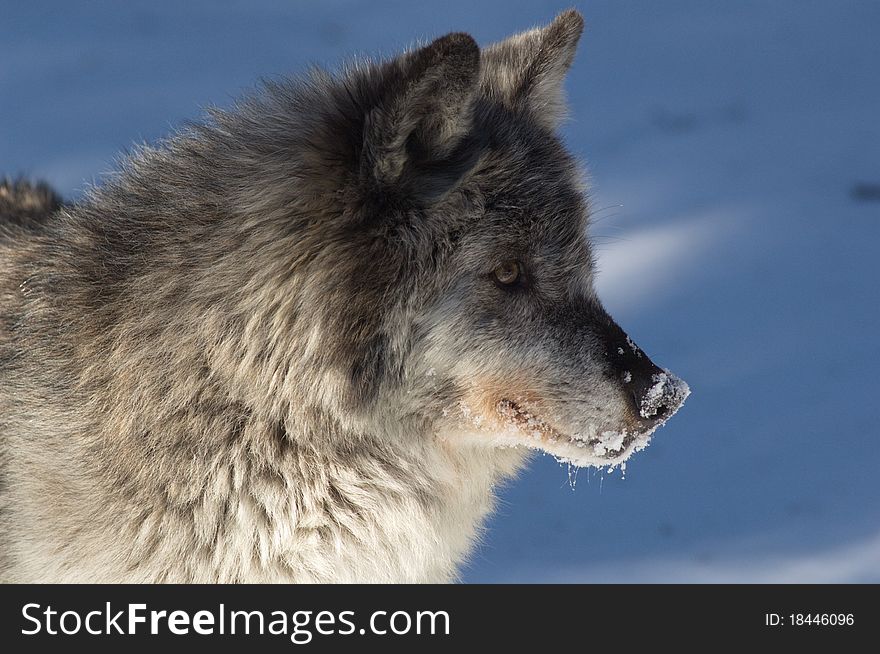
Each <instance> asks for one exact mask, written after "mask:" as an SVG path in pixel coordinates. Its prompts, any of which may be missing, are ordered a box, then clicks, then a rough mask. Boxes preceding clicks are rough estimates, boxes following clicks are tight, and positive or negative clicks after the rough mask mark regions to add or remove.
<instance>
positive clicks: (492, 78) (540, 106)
mask: <svg viewBox="0 0 880 654" xmlns="http://www.w3.org/2000/svg"><path fill="white" fill-rule="evenodd" d="M583 31H584V19H583V17H582V16H581V15H580V13H578V12H577V11H575V10H574V9H569V10H568V11H565V12H563V13H561V14H560V15H559V16H557V17H556V19H555V20H554V21H553V22H552V23H550V24H549V25H547V26H546V27H539V28H536V29H533V30H530V31H528V32H523V33H521V34H517V35H515V36H512V37H510V38H509V39H505V40H504V41H501V42H499V43H495V44H494V45H492V46H490V47H489V48H487V49H486V50H484V51H483V66H484V67H483V73H482V77H483V79H482V85H483V87H484V88H485V90H486V91H487V93H488V94H489V95H490V96H491V97H495V98H496V99H498V100H500V101H501V102H502V103H503V104H504V105H506V106H508V107H510V108H511V109H514V110H523V109H524V110H526V111H528V112H529V113H530V114H532V116H533V117H534V118H535V120H537V121H538V122H540V123H541V124H543V125H544V126H545V127H547V128H548V129H555V128H556V127H557V126H558V125H559V123H560V121H561V120H562V118H563V116H564V115H565V95H564V92H563V88H562V83H563V81H564V79H565V74H566V73H567V72H568V69H569V68H570V67H571V63H572V61H574V54H575V50H577V44H578V41H579V40H580V38H581V34H582V33H583Z"/></svg>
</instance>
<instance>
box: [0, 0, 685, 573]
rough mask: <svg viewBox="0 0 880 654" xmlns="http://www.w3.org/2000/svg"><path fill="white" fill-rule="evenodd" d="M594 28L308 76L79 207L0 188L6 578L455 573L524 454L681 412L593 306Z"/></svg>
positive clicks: (174, 144)
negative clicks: (587, 162)
mask: <svg viewBox="0 0 880 654" xmlns="http://www.w3.org/2000/svg"><path fill="white" fill-rule="evenodd" d="M581 29H582V19H581V18H580V16H579V15H578V14H577V13H575V12H567V13H565V14H563V15H561V16H560V17H559V18H557V20H556V21H555V22H554V23H552V24H551V25H550V26H549V27H547V28H545V29H544V30H535V31H532V32H528V33H526V34H525V35H520V36H517V37H513V38H512V39H510V40H508V41H506V42H504V43H502V44H499V45H496V46H493V47H491V48H489V49H488V50H485V51H483V52H482V53H481V52H480V50H479V48H478V47H477V45H476V43H474V41H473V39H472V38H470V37H469V36H467V35H464V34H452V35H449V36H446V37H443V38H441V39H438V40H437V41H434V42H433V43H431V44H429V45H427V46H425V47H424V48H420V49H417V50H414V51H412V52H408V53H405V54H404V55H401V56H400V57H398V58H396V59H393V60H390V61H386V62H380V63H375V64H362V65H359V66H356V67H352V68H349V69H347V70H345V71H343V72H342V73H340V74H338V75H331V74H328V73H326V72H324V71H319V70H316V71H313V72H312V73H311V74H310V75H309V76H307V77H305V78H302V79H297V80H292V81H284V82H281V83H273V84H269V85H267V86H266V87H265V88H264V89H262V90H261V91H260V92H259V93H257V94H255V95H253V96H252V97H249V98H246V99H244V100H242V101H241V102H240V103H239V104H238V105H237V106H236V107H234V108H233V109H232V110H230V111H214V112H212V114H211V117H210V120H209V121H208V122H206V123H205V124H203V125H198V126H193V127H191V128H189V129H188V130H186V131H184V132H182V133H180V134H178V135H176V136H174V137H173V138H171V139H170V140H168V141H167V142H165V143H163V144H161V145H159V146H157V147H154V148H144V149H142V150H140V151H139V152H137V153H136V154H134V155H133V156H131V157H130V158H128V159H127V160H126V161H125V162H124V164H123V166H122V168H121V170H120V171H119V172H118V174H117V175H116V176H115V177H113V178H112V179H110V180H109V181H108V182H107V183H105V184H104V185H103V186H101V187H100V188H95V189H93V190H92V191H90V192H89V194H88V195H87V196H86V197H85V198H84V199H83V200H82V201H81V202H78V203H76V204H75V205H71V206H63V207H62V206H60V205H59V204H58V202H57V201H48V200H46V201H42V202H38V203H36V204H33V203H31V205H28V202H29V200H27V199H26V198H27V197H28V194H24V195H22V197H24V198H25V199H24V200H21V201H17V200H13V201H12V202H10V201H9V197H10V192H9V191H4V193H5V194H6V195H3V193H0V320H2V322H0V466H2V470H0V484H2V485H0V502H2V503H0V534H2V536H0V538H2V541H0V556H2V557H3V558H2V560H0V570H2V572H0V574H2V577H3V578H4V579H5V580H7V581H29V582H30V581H55V582H64V581H111V582H117V581H129V582H157V581H158V582H215V581H216V582H242V581H248V582H264V581H272V582H276V581H289V582H326V581H447V580H452V579H454V578H455V576H456V570H457V566H458V565H459V564H460V562H461V561H462V560H463V558H464V557H465V556H466V555H467V553H468V552H469V551H470V548H471V547H472V545H473V543H474V541H475V539H476V538H477V536H478V533H479V528H480V524H481V522H482V520H483V518H484V516H485V515H486V514H487V513H488V512H489V511H490V509H491V507H492V502H493V489H494V487H495V486H496V485H497V484H498V483H499V482H500V481H502V480H503V479H504V478H506V477H509V476H510V475H512V474H513V473H514V472H515V471H516V470H517V469H518V468H519V467H520V466H521V465H522V464H523V462H524V460H525V454H524V453H525V452H527V451H528V449H529V448H532V447H536V448H538V449H544V450H546V451H548V452H550V453H552V454H555V455H556V456H559V457H561V458H564V459H568V460H572V461H573V462H575V463H577V464H579V465H589V464H610V463H614V462H617V461H620V460H623V459H624V458H625V457H626V456H628V455H629V453H631V451H632V450H633V449H637V448H638V447H639V446H642V445H643V444H644V442H645V440H646V438H647V434H648V433H649V432H650V431H651V430H652V429H653V428H654V427H655V426H656V425H657V424H659V423H660V422H662V421H663V420H664V419H665V418H666V417H668V415H669V414H670V413H671V412H672V411H674V410H675V409H676V408H677V406H678V405H679V404H680V400H679V399H678V397H677V396H676V397H675V398H673V394H672V390H670V389H672V388H673V387H672V386H669V387H668V388H667V386H666V385H664V384H666V382H665V381H663V382H657V383H654V381H656V380H657V379H658V377H657V375H658V374H659V373H660V371H659V369H657V368H656V367H655V366H653V364H651V363H650V361H649V360H648V359H647V357H646V356H644V355H643V353H641V351H640V350H638V349H637V348H634V347H630V345H629V344H628V341H627V339H626V336H625V334H623V332H622V331H620V328H619V327H617V326H616V325H615V324H614V323H613V321H612V320H611V319H610V318H609V317H608V316H607V314H606V313H605V312H604V310H603V309H602V307H601V305H600V303H599V301H598V299H597V298H596V296H595V293H594V292H593V286H592V264H591V261H592V257H591V251H590V246H589V243H588V241H587V238H586V233H585V227H586V221H587V218H588V215H589V206H588V202H587V200H586V197H585V195H584V192H583V188H582V185H581V182H580V173H579V171H578V168H577V166H576V164H575V162H574V160H573V159H572V158H571V157H570V156H569V154H568V153H567V152H566V151H565V149H564V147H563V145H562V144H561V143H560V141H559V140H558V138H557V136H556V135H555V134H554V133H553V131H552V128H553V126H554V125H555V121H556V120H557V119H558V111H557V110H558V109H559V108H560V107H561V106H562V101H561V92H562V90H561V83H562V75H563V74H564V72H565V70H566V69H567V68H568V66H569V65H570V63H571V59H572V57H573V52H574V47H575V44H576V41H577V38H578V37H579V35H580V32H581ZM548 108H550V109H552V110H548ZM3 188H4V189H6V188H9V187H3ZM12 197H13V198H15V197H17V194H16V193H12ZM42 197H44V198H52V197H54V196H52V195H51V194H48V193H47V194H44V195H43V196H42ZM4 198H5V199H4ZM26 205H27V206H32V209H33V210H32V211H30V212H28V211H25V206H26ZM510 259H515V260H517V261H519V262H521V263H522V266H523V270H524V271H525V272H524V275H523V277H522V279H521V280H520V282H519V283H518V284H517V285H516V287H515V288H506V287H505V288H502V287H500V286H499V285H498V284H497V283H495V282H494V281H493V277H492V271H493V270H494V269H495V267H496V266H498V265H499V264H501V263H503V262H505V261H507V260H510ZM624 347H625V348H626V350H625V351H624V349H623V348H624ZM621 353H622V354H621ZM630 370H631V371H632V374H633V375H635V377H636V379H635V381H634V382H633V383H634V384H636V385H638V386H636V385H628V384H629V382H625V381H624V380H623V378H622V375H623V372H624V371H630ZM663 379H665V377H664V378H663ZM639 384H640V385H639ZM636 387H638V388H640V389H642V390H640V391H638V393H636V392H635V391H634V390H633V389H634V388H636ZM645 389H648V390H645ZM650 389H653V390H652V391H651V390H650ZM658 389H660V391H662V393H664V394H666V395H663V397H664V398H666V397H667V395H668V398H670V399H668V401H667V400H664V401H665V402H666V404H667V405H668V406H662V410H660V409H656V406H658V405H660V404H662V403H661V402H659V401H656V400H657V397H658V396H657V390H658ZM651 392H653V393H654V394H653V395H651V397H652V398H653V399H652V402H653V404H652V405H651V407H652V408H651V411H650V413H646V410H645V407H646V406H647V405H646V404H645V400H644V398H647V397H648V396H649V394H650V393H651ZM661 399H662V398H661ZM673 399H674V401H673ZM682 399H683V398H682ZM640 407H641V408H640ZM640 413H641V415H640ZM612 433H614V434H620V435H621V437H620V438H621V439H623V440H622V441H621V444H620V445H619V446H617V447H613V448H612V447H607V448H606V445H607V443H606V440H604V439H605V438H606V434H612ZM624 436H625V438H624ZM624 441H625V442H624Z"/></svg>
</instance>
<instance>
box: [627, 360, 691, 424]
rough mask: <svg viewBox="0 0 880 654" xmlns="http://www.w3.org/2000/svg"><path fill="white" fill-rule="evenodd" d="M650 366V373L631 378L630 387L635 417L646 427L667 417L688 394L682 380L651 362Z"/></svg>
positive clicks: (687, 389)
mask: <svg viewBox="0 0 880 654" xmlns="http://www.w3.org/2000/svg"><path fill="white" fill-rule="evenodd" d="M651 366H652V368H653V370H651V371H650V374H647V375H641V376H640V377H639V378H638V379H636V378H633V380H632V389H630V396H631V397H632V400H633V405H634V409H635V411H634V413H635V414H636V418H637V420H638V421H639V422H640V423H641V424H643V425H645V426H648V427H651V426H654V425H656V424H658V423H661V422H663V421H665V420H666V419H667V418H669V417H670V416H671V415H672V414H673V413H675V412H676V411H677V410H678V408H679V407H680V406H681V405H682V404H683V403H684V401H685V398H687V396H688V395H689V394H690V389H689V388H688V386H687V384H685V383H684V381H682V380H681V379H679V378H678V377H676V376H675V375H673V374H672V373H671V372H668V371H666V370H661V369H660V368H658V367H657V366H655V365H654V364H653V363H652V364H651Z"/></svg>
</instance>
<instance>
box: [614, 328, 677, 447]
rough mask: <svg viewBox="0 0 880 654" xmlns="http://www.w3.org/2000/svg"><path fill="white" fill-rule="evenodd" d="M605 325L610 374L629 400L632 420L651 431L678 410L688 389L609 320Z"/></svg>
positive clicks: (645, 429) (643, 428)
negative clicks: (618, 381) (618, 382)
mask: <svg viewBox="0 0 880 654" xmlns="http://www.w3.org/2000/svg"><path fill="white" fill-rule="evenodd" d="M608 321H609V323H608V324H607V327H606V330H607V331H606V332H605V334H604V336H605V339H606V341H605V342H606V346H607V356H608V360H609V364H610V367H611V371H612V374H614V375H615V376H617V377H618V379H619V380H620V382H621V384H622V385H623V388H624V392H625V393H626V395H627V397H628V398H629V400H630V412H631V415H632V418H633V420H634V421H635V422H636V423H637V424H638V425H639V427H640V428H641V429H642V430H644V431H652V430H653V429H654V428H655V427H658V426H659V425H661V424H663V423H664V422H666V421H667V420H668V419H669V418H671V417H672V416H673V414H675V412H676V411H678V410H679V409H680V408H681V405H682V404H684V401H685V400H686V399H687V397H688V395H690V389H689V388H688V385H687V384H686V383H685V382H684V380H682V379H680V378H679V377H677V376H675V375H674V374H673V373H671V372H670V371H669V370H664V369H662V368H660V367H658V366H657V365H656V364H655V363H654V362H653V361H651V359H650V358H649V357H648V355H647V354H645V353H644V351H643V350H642V349H641V348H640V347H639V346H638V345H636V344H635V343H634V342H633V340H632V339H631V338H630V337H629V336H627V335H626V333H625V332H624V331H623V330H622V329H621V328H620V327H619V326H618V325H617V323H615V322H614V321H613V320H611V319H610V317H609V318H608Z"/></svg>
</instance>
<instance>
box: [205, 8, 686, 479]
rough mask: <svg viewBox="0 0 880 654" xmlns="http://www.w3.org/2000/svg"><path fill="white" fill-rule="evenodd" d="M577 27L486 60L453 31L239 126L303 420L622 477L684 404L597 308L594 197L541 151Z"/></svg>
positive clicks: (277, 92)
mask: <svg viewBox="0 0 880 654" xmlns="http://www.w3.org/2000/svg"><path fill="white" fill-rule="evenodd" d="M582 30H583V20H582V18H581V16H580V15H579V14H578V13H577V12H574V11H569V12H566V13H563V14H562V15H560V16H559V17H558V18H557V19H556V20H555V21H553V22H552V23H551V24H550V25H548V26H546V27H544V28H539V29H534V30H531V31H528V32H525V33H523V34H519V35H517V36H514V37H512V38H510V39H507V40H506V41H503V42H501V43H498V44H495V45H493V46H491V47H488V48H486V49H483V50H481V49H480V48H479V47H478V46H477V44H476V43H475V42H474V40H473V39H472V38H471V37H470V36H468V35H466V34H450V35H447V36H445V37H442V38H440V39H437V40H436V41H434V42H432V43H430V44H429V45H427V46H425V47H422V48H419V49H416V50H413V51H410V52H407V53H405V54H403V55H401V56H400V57H398V58H396V59H393V60H390V61H387V62H384V63H381V64H376V65H372V64H366V65H360V66H357V67H355V68H353V69H351V70H349V71H347V73H346V74H344V75H342V76H340V77H338V78H337V77H332V76H329V75H326V74H323V73H316V74H314V75H313V76H312V78H311V80H310V81H308V82H305V83H303V84H301V85H300V86H298V87H296V88H292V89H291V88H289V87H286V86H284V85H279V86H276V87H271V88H270V89H269V93H268V99H264V100H263V101H262V104H259V103H258V104H257V105H254V106H251V107H250V108H248V107H246V108H245V109H246V111H245V115H246V116H247V115H248V114H252V115H254V116H259V120H261V121H263V122H262V123H261V126H260V130H259V136H258V137H257V136H254V137H253V138H250V139H249V140H248V148H250V151H249V153H250V154H249V155H248V158H244V157H239V161H240V162H243V163H242V167H243V168H245V169H246V168H248V167H251V168H254V171H251V172H250V173H248V174H247V175H246V179H248V180H249V182H248V184H249V186H247V188H245V187H244V185H242V188H243V189H244V190H242V194H243V195H242V197H244V198H246V200H243V201H242V202H240V203H239V204H240V206H242V207H243V209H242V210H243V211H245V212H246V213H247V214H249V215H251V216H256V215H260V216H262V218H261V219H260V221H261V222H263V223H264V222H266V221H267V220H269V219H270V218H271V219H276V218H277V220H278V221H283V224H284V225H285V228H284V229H285V230H286V232H282V233H279V234H278V239H277V243H275V244H268V243H267V244H266V247H277V248H279V249H281V248H282V247H284V248H289V250H288V251H289V252H294V253H295V258H296V260H297V267H296V268H291V270H295V272H292V273H289V274H287V273H284V274H281V273H278V275H277V276H281V277H283V278H284V279H285V280H287V281H288V282H290V283H291V284H293V283H296V284H298V285H299V287H300V288H299V291H297V298H298V299H297V302H296V306H297V317H296V323H297V324H293V325H291V328H290V330H289V333H293V334H296V336H295V337H291V338H290V343H289V349H288V350H287V351H288V352H294V353H295V355H294V356H296V357H299V360H298V361H297V363H296V365H294V366H293V368H296V369H299V370H301V371H304V370H308V371H313V372H314V371H321V372H320V373H319V374H318V378H317V379H315V378H313V377H314V375H313V377H309V376H308V375H307V374H305V373H303V374H302V376H301V377H299V378H298V379H299V380H298V381H296V382H291V383H296V384H298V389H299V396H300V397H302V398H305V400H304V401H305V402H307V403H309V402H311V403H313V404H317V405H320V406H321V407H322V409H323V410H326V411H329V412H331V413H333V414H335V415H337V416H342V418H340V419H342V420H344V421H347V423H348V424H351V423H352V421H359V428H360V429H361V430H362V431H363V429H364V428H366V429H368V430H369V429H372V430H373V431H383V430H384V431H385V432H388V431H395V430H394V429H390V428H389V427H388V425H389V424H397V425H401V426H406V427H405V428H401V429H399V430H398V436H397V437H400V438H406V437H407V436H406V434H407V433H410V434H412V433H420V434H426V433H427V434H431V435H432V436H431V438H435V439H439V441H440V442H442V443H444V444H445V445H444V447H445V446H447V445H451V446H453V447H461V448H473V447H480V448H498V447H511V446H512V447H527V448H533V449H539V450H544V451H546V452H548V453H550V454H552V455H554V456H556V457H558V458H559V459H561V460H566V461H569V462H571V463H574V464H576V465H611V464H614V463H618V462H620V461H622V460H624V459H625V458H626V457H627V456H629V454H631V453H632V452H633V451H634V450H636V449H639V448H640V447H643V446H644V445H645V444H646V443H647V440H648V436H649V435H650V433H651V432H652V431H653V430H654V429H655V428H656V427H657V426H658V425H660V424H662V423H663V422H664V421H665V420H666V419H668V418H669V417H670V416H671V415H672V414H673V413H674V412H675V411H676V410H677V409H678V408H679V407H680V405H681V404H682V402H683V401H684V399H685V397H686V395H687V393H688V390H687V386H686V385H685V384H684V383H683V382H682V381H680V380H679V379H677V378H676V377H675V376H673V375H672V374H671V373H669V372H667V371H664V370H662V369H660V368H659V367H657V366H656V365H655V364H654V363H652V361H651V360H650V359H649V358H648V356H647V355H646V354H645V353H644V352H643V351H642V350H641V349H639V347H638V346H636V345H635V344H634V343H633V342H632V340H630V338H629V337H628V336H627V335H626V333H624V331H623V330H622V329H621V328H620V327H619V326H618V325H617V324H616V323H615V322H614V320H613V319H612V318H611V317H610V316H609V315H608V313H606V311H605V310H604V309H603V307H602V304H601V302H600V301H599V299H598V298H597V296H596V293H595V290H594V265H593V252H592V249H591V246H590V242H589V240H588V236H587V226H588V222H589V217H590V206H589V201H588V198H587V195H586V190H585V187H584V184H583V182H582V174H581V172H580V170H579V167H578V165H577V164H576V162H575V161H574V159H573V158H572V156H571V155H570V154H569V153H568V152H567V151H566V149H565V147H564V146H563V144H562V143H561V142H560V140H559V137H558V136H557V133H556V128H557V126H558V123H559V121H560V120H561V118H562V114H563V110H564V101H563V88H562V86H563V79H564V76H565V73H566V71H567V70H568V68H569V67H570V65H571V63H572V60H573V58H574V53H575V48H576V45H577V42H578V39H579V38H580V35H581V32H582ZM267 107H268V109H267ZM267 115H269V116H274V117H275V120H276V124H275V125H274V127H270V128H268V129H267V128H266V125H265V118H266V116H267ZM289 115H295V116H296V120H295V124H294V121H293V120H288V121H287V122H285V120H286V119H285V118H284V117H285V116H289ZM223 121H224V119H223V118H222V117H221V118H220V127H221V131H222V130H225V131H228V132H230V133H232V132H234V131H235V130H236V129H237V130H239V131H240V132H241V134H243V135H245V136H246V135H247V134H248V132H247V126H246V124H245V123H246V122H247V121H244V122H242V121H240V120H239V121H238V122H234V121H227V123H228V124H224V122H223ZM254 122H257V119H254ZM242 125H244V126H242ZM291 134H297V135H298V136H297V137H296V139H298V140H297V141H296V142H295V143H293V142H292V139H293V138H294V137H292V136H290V135H291ZM245 140H247V139H245V138H244V137H243V136H242V137H241V138H238V142H242V141H245ZM288 147H289V148H296V150H297V152H298V154H297V156H296V157H294V158H292V159H291V158H290V157H288V156H286V155H285V154H284V153H285V151H286V148H288ZM250 161H255V162H256V161H259V166H257V165H256V164H253V165H252V164H251V163H249V162H250ZM291 161H294V163H291ZM243 178H244V177H243ZM254 180H257V181H254ZM260 184H265V185H266V190H265V192H263V191H261V190H260V188H259V185H260ZM285 189H286V190H285ZM244 194H246V195H244ZM291 214H295V217H293V218H292V217H291ZM267 217H268V218H267ZM252 222H253V221H252ZM254 224H255V223H254ZM279 244H283V246H282V245H279ZM279 302H282V301H281V300H279ZM285 302H286V301H285ZM272 348H273V351H275V352H278V351H279V350H280V349H281V348H280V346H279V343H278V339H277V338H275V337H273V344H272ZM284 366H285V369H289V368H291V366H290V365H289V364H284ZM275 369H280V366H276V367H275ZM276 377H277V374H276ZM289 377H296V376H295V375H289ZM380 423H381V425H383V427H382V428H381V429H380V428H378V427H377V425H379V424H380ZM365 426H366V427H365ZM413 427H417V428H415V429H411V428H413ZM408 429H409V430H410V431H407V430H408Z"/></svg>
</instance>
